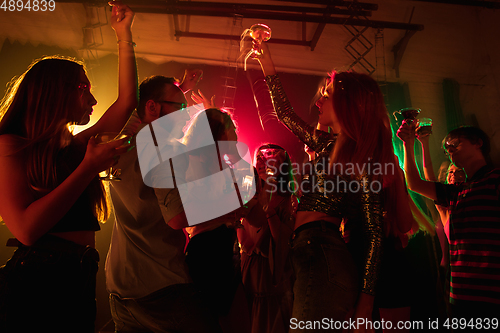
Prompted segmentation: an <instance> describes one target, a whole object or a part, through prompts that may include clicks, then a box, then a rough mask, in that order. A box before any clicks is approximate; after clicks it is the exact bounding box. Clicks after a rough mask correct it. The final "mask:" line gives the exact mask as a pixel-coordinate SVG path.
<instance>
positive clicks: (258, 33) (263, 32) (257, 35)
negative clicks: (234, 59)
mask: <svg viewBox="0 0 500 333" xmlns="http://www.w3.org/2000/svg"><path fill="white" fill-rule="evenodd" d="M247 36H250V37H252V39H253V40H254V41H255V42H256V43H257V44H261V43H262V42H266V41H268V40H269V39H270V38H271V28H269V27H268V26H267V25H265V24H262V23H258V24H254V25H252V26H251V27H250V29H246V30H245V31H243V33H242V34H241V40H240V51H241V49H242V48H243V47H242V46H243V42H244V39H245V37H247ZM261 56H262V53H260V52H259V51H257V50H255V49H254V48H252V49H250V51H248V53H247V55H246V56H245V61H244V64H245V70H247V59H248V58H250V57H253V58H259V57H261Z"/></svg>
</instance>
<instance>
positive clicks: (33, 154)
mask: <svg viewBox="0 0 500 333" xmlns="http://www.w3.org/2000/svg"><path fill="white" fill-rule="evenodd" d="M82 70H83V71H84V72H85V73H86V71H85V67H84V65H83V63H82V62H79V61H77V60H75V59H72V58H66V57H61V56H52V57H44V58H42V59H39V60H35V61H34V62H33V63H32V64H31V65H30V66H29V67H28V69H27V70H26V72H24V73H23V74H22V75H21V76H19V77H18V78H17V79H13V80H12V81H11V84H10V87H9V89H8V91H7V93H6V95H5V96H4V98H3V99H2V102H1V106H0V117H1V120H0V135H2V134H13V135H16V136H18V137H19V138H21V140H23V141H24V142H23V144H22V145H21V146H20V148H19V150H25V151H26V156H27V175H26V176H27V179H28V183H29V186H30V187H31V189H32V190H33V191H34V193H35V195H37V196H43V195H45V194H46V193H47V192H50V191H51V190H53V189H54V188H55V187H56V186H57V185H58V184H59V183H60V182H61V179H59V178H58V174H57V160H58V156H59V154H60V153H61V152H62V150H63V149H64V148H65V147H68V146H69V145H70V144H71V143H72V142H73V135H72V134H71V132H70V131H69V128H68V126H69V125H71V124H72V123H73V122H74V119H73V118H74V117H73V112H74V105H75V101H76V100H78V98H79V92H78V84H79V78H80V73H81V71H82ZM84 153H85V150H84V149H83V155H84ZM83 155H82V156H81V158H83ZM88 190H89V191H90V196H91V198H92V201H93V206H94V214H95V215H96V217H97V218H99V219H101V220H103V219H105V218H107V216H108V208H107V203H106V196H105V194H104V188H103V186H102V184H101V183H100V182H98V181H94V182H92V183H91V185H90V186H89V188H88Z"/></svg>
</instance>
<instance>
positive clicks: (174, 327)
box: [109, 283, 222, 333]
mask: <svg viewBox="0 0 500 333" xmlns="http://www.w3.org/2000/svg"><path fill="white" fill-rule="evenodd" d="M109 303H110V306H111V315H112V316H113V321H114V322H115V331H116V332H119V333H128V332H135V333H139V332H155V333H156V332H186V333H188V332H189V333H191V332H192V333H205V332H207V333H209V332H210V333H212V332H214V333H220V332H222V331H221V329H220V326H219V323H218V320H217V318H216V317H215V316H213V315H212V314H211V312H210V311H209V309H208V308H206V307H205V306H204V305H203V302H202V301H201V298H200V296H199V292H197V291H196V289H195V287H194V285H193V284H188V283H186V284H175V285H172V286H168V287H166V288H163V289H160V290H158V291H155V292H153V293H151V294H149V295H147V296H145V297H141V298H120V297H119V296H118V295H115V294H111V295H110V296H109Z"/></svg>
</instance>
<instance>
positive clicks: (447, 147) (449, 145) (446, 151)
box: [444, 139, 460, 155]
mask: <svg viewBox="0 0 500 333" xmlns="http://www.w3.org/2000/svg"><path fill="white" fill-rule="evenodd" d="M458 146H460V140H458V139H454V140H452V141H447V142H445V143H444V154H445V155H450V149H451V148H453V149H457V148H458Z"/></svg>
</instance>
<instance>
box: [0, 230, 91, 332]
mask: <svg viewBox="0 0 500 333" xmlns="http://www.w3.org/2000/svg"><path fill="white" fill-rule="evenodd" d="M98 261H99V254H98V253H97V251H96V250H95V249H94V248H91V247H85V246H81V245H78V244H76V243H73V242H70V241H67V240H64V239H62V238H59V237H56V236H51V235H45V236H43V237H42V238H41V239H40V240H39V241H37V243H36V244H35V245H33V246H20V247H19V248H18V249H17V250H16V252H14V255H13V256H12V258H11V259H9V261H8V262H7V263H6V264H5V265H4V266H2V267H1V268H0V332H2V333H7V332H44V331H50V332H89V333H90V332H92V333H93V332H94V322H95V317H96V301H95V285H96V274H97V270H98Z"/></svg>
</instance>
